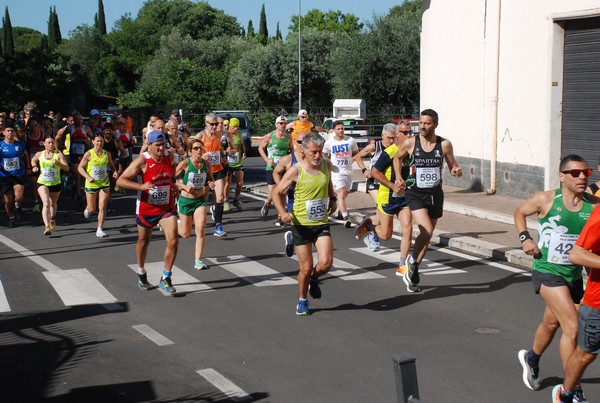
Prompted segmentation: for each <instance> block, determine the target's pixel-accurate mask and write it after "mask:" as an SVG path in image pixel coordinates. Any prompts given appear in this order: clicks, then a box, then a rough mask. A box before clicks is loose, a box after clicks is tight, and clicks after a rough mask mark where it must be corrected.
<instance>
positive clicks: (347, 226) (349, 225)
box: [344, 220, 352, 228]
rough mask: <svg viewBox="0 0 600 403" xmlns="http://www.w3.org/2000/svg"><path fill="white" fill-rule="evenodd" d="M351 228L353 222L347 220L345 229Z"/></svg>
mask: <svg viewBox="0 0 600 403" xmlns="http://www.w3.org/2000/svg"><path fill="white" fill-rule="evenodd" d="M351 226H352V221H350V220H346V222H345V223H344V227H346V228H350V227H351Z"/></svg>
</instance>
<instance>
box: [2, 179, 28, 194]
mask: <svg viewBox="0 0 600 403" xmlns="http://www.w3.org/2000/svg"><path fill="white" fill-rule="evenodd" d="M15 185H21V186H25V177H24V176H0V189H2V194H8V193H11V192H12V191H13V187H14V186H15Z"/></svg>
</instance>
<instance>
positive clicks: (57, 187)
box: [38, 182, 62, 193]
mask: <svg viewBox="0 0 600 403" xmlns="http://www.w3.org/2000/svg"><path fill="white" fill-rule="evenodd" d="M38 185H39V186H46V187H47V188H48V191H49V192H50V193H58V192H60V191H61V190H62V182H61V183H59V184H58V185H52V186H47V185H42V184H39V183H38Z"/></svg>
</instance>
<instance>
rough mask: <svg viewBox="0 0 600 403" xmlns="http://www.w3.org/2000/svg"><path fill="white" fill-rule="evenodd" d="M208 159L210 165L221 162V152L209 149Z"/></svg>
mask: <svg viewBox="0 0 600 403" xmlns="http://www.w3.org/2000/svg"><path fill="white" fill-rule="evenodd" d="M208 160H209V161H210V163H211V165H219V164H220V163H221V152H220V151H210V152H209V153H208Z"/></svg>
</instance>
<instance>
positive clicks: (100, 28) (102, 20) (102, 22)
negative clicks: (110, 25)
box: [94, 0, 106, 35]
mask: <svg viewBox="0 0 600 403" xmlns="http://www.w3.org/2000/svg"><path fill="white" fill-rule="evenodd" d="M94 28H96V32H98V33H99V34H100V35H106V16H105V15H104V3H103V2H102V0H98V14H96V15H95V16H94Z"/></svg>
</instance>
